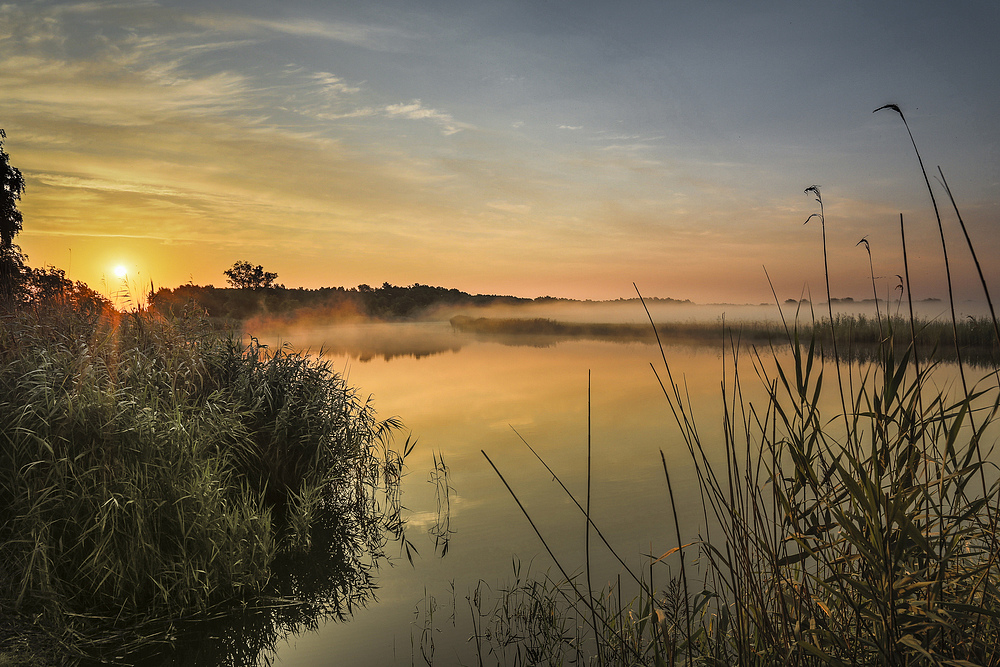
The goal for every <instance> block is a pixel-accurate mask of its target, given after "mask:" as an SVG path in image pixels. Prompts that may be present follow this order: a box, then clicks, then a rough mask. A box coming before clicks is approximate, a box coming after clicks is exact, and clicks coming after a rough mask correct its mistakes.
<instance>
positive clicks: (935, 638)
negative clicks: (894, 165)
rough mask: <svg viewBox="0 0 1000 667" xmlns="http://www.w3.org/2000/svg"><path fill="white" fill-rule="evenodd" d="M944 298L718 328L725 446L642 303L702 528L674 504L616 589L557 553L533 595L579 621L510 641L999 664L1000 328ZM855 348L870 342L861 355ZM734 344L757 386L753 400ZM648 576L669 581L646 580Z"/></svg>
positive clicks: (700, 653) (587, 652)
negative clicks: (999, 451) (763, 332)
mask: <svg viewBox="0 0 1000 667" xmlns="http://www.w3.org/2000/svg"><path fill="white" fill-rule="evenodd" d="M889 108H893V109H894V110H896V111H899V110H898V108H895V107H893V106H892V105H890V107H889ZM900 116H901V117H902V114H901V113H900ZM904 122H905V119H904ZM907 130H909V128H908V127H907ZM910 136H911V139H912V134H911V135H910ZM914 147H916V144H915V143H914ZM918 157H919V153H918ZM921 169H923V165H922V161H921ZM924 175H925V180H927V179H926V172H924ZM927 183H928V187H930V183H929V180H927ZM810 190H812V191H813V192H814V194H816V195H817V198H818V196H819V194H818V191H815V190H814V189H813V188H810ZM932 196H933V194H932ZM949 196H950V193H949ZM952 203H953V204H954V200H953V199H952ZM935 210H937V207H936V203H935ZM955 210H956V214H957V212H958V207H957V206H955ZM821 216H822V214H820V217H821ZM821 219H822V218H821ZM937 220H938V225H939V229H940V230H942V231H941V234H942V252H943V253H944V254H945V256H946V261H949V260H948V259H947V252H948V250H947V248H946V246H945V245H944V243H943V228H942V227H941V225H942V223H941V219H940V216H937ZM962 227H963V232H965V234H966V238H967V239H968V232H967V231H966V230H965V226H964V223H962ZM901 232H904V233H905V229H901ZM866 245H867V244H866ZM969 247H970V250H971V249H972V243H971V241H969ZM824 250H825V248H824ZM903 252H904V258H905V254H906V248H905V237H904V247H903ZM824 255H826V253H824ZM869 256H870V255H869ZM973 258H974V261H975V262H976V264H977V266H978V259H977V258H975V256H974V251H973ZM951 261H953V260H951ZM824 266H825V267H826V266H828V265H824ZM826 275H827V277H828V276H829V273H828V269H827V273H826ZM980 275H981V274H980ZM827 279H828V278H827ZM983 286H984V289H985V287H986V286H985V281H983ZM950 288H951V286H950V281H949V292H950ZM828 289H829V288H828ZM906 298H907V301H908V306H909V307H910V309H911V312H912V295H910V294H909V292H908V290H907V295H906ZM950 309H951V314H952V315H951V319H950V321H947V322H943V323H936V322H921V323H918V322H916V320H915V319H913V318H912V316H911V318H910V319H908V320H907V319H902V318H900V317H897V316H892V315H890V314H888V313H883V312H878V313H877V314H876V316H875V318H868V319H865V318H861V317H858V316H855V317H844V316H835V315H834V314H833V312H832V311H830V312H829V317H828V318H827V319H826V320H825V321H820V322H816V321H812V322H801V321H798V320H796V321H793V322H791V323H784V322H783V324H782V326H781V331H782V332H785V333H784V340H783V341H781V342H778V341H779V337H778V336H774V338H773V340H772V342H763V343H761V342H760V341H757V343H758V344H756V345H751V346H750V347H749V348H747V347H745V346H744V345H743V343H744V342H745V341H744V339H743V338H742V336H743V335H744V333H745V332H746V329H743V328H741V329H731V330H725V329H722V330H723V331H725V334H724V335H725V341H726V342H725V344H724V350H725V353H726V354H727V355H729V357H728V358H729V365H730V367H731V369H732V371H731V374H727V375H728V377H727V378H726V379H725V380H724V381H723V385H722V386H723V389H722V391H723V398H724V400H723V404H724V405H725V406H726V407H725V409H724V411H723V417H722V419H723V434H724V437H723V440H722V441H721V442H714V441H713V442H708V441H705V440H704V439H703V438H702V437H701V435H700V432H699V429H698V428H697V426H696V416H695V414H694V409H693V407H692V406H691V405H690V403H689V401H688V400H687V392H686V389H685V387H684V385H683V384H682V383H678V382H676V381H675V379H674V376H673V374H672V372H671V368H670V363H669V360H668V355H667V353H666V350H665V348H664V346H663V343H662V339H661V337H660V327H659V326H657V325H654V324H653V322H652V319H651V318H650V325H651V326H652V330H653V332H654V334H655V336H656V339H657V342H658V343H659V344H660V351H661V355H662V361H663V365H662V366H661V367H659V368H657V367H654V372H655V373H656V376H657V379H658V380H659V382H660V386H661V388H662V390H663V394H664V398H665V400H666V401H667V403H668V405H669V407H670V409H671V411H672V414H673V416H674V418H675V421H676V424H677V427H678V430H679V432H680V435H681V437H682V438H683V440H684V443H685V444H686V446H687V450H688V453H689V455H690V457H691V460H692V462H693V463H694V468H695V473H696V475H697V480H698V485H699V488H700V492H701V497H702V502H703V512H704V515H705V517H706V519H707V521H706V522H705V527H704V532H703V533H701V534H698V535H696V536H694V535H690V536H687V537H686V538H685V537H684V536H683V535H682V533H683V532H685V531H684V530H683V528H682V527H681V526H680V524H679V523H677V520H676V518H675V519H674V525H675V527H676V536H677V546H676V547H675V548H673V549H671V550H669V551H668V552H666V553H664V554H662V555H660V556H658V557H655V558H651V559H650V562H649V569H648V573H647V575H646V576H645V577H644V578H643V580H642V581H641V582H639V586H638V591H639V592H638V594H637V596H635V597H634V598H632V599H631V601H629V600H626V601H625V602H624V603H623V602H622V600H621V591H622V588H621V584H620V582H619V583H618V584H617V585H611V586H610V587H609V588H607V589H605V590H604V591H603V592H599V593H587V592H586V591H587V589H586V588H582V587H580V586H577V585H575V583H574V582H573V580H572V578H571V577H570V576H569V575H567V574H566V570H565V568H564V566H563V565H559V564H558V563H557V565H559V568H560V573H561V577H560V578H559V579H557V580H555V581H553V580H552V579H545V580H544V582H542V584H539V583H538V581H537V579H535V580H529V581H518V582H517V588H518V590H519V591H520V594H521V595H529V594H531V593H532V592H534V591H538V590H539V588H538V586H539V585H544V586H545V587H546V588H543V589H542V590H546V591H548V593H547V597H546V598H545V601H544V602H542V603H539V605H538V608H539V609H540V610H542V611H544V612H545V613H546V614H548V615H549V617H550V618H552V619H567V618H569V619H571V620H572V623H568V624H567V623H566V622H563V624H562V625H558V626H557V628H560V629H565V628H569V632H568V634H567V633H565V632H558V633H555V634H551V635H550V634H547V633H549V629H548V628H546V629H545V631H544V632H541V631H539V632H538V633H536V634H535V635H533V636H531V637H529V638H528V639H526V640H524V641H525V642H526V643H530V644H531V647H532V648H531V651H530V652H528V653H518V654H517V655H518V656H525V657H526V656H529V655H531V656H539V657H541V658H542V659H543V661H546V664H562V663H563V662H566V661H568V660H569V658H571V657H572V656H573V652H574V651H575V652H577V653H582V654H583V657H582V658H579V659H578V661H580V662H588V663H591V664H596V663H597V662H598V661H601V662H604V663H605V664H621V665H624V664H629V665H637V664H641V665H693V664H706V665H899V666H903V665H905V666H911V665H912V666H916V665H955V666H958V665H962V666H970V665H996V664H1000V640H998V637H1000V621H998V619H1000V588H998V584H1000V576H998V572H997V563H996V558H997V550H998V549H997V546H998V544H997V515H998V510H1000V493H998V492H1000V482H998V478H1000V475H998V474H997V466H996V461H995V460H994V459H992V458H991V456H990V451H989V450H988V449H987V445H986V443H988V442H991V441H993V440H995V439H996V437H997V433H998V431H997V424H996V421H995V420H996V417H997V413H998V411H1000V391H998V389H1000V386H998V375H997V364H996V359H995V357H993V356H992V355H993V354H995V351H996V349H997V347H996V346H997V344H998V343H1000V327H998V326H997V323H996V321H995V318H994V317H990V318H984V319H982V320H970V321H967V322H960V321H958V320H957V317H956V316H955V314H954V312H955V311H954V303H953V300H951V303H950ZM647 314H648V311H647ZM827 341H829V343H830V344H831V346H832V345H836V346H837V347H836V348H835V349H837V350H838V353H837V354H835V355H833V358H832V359H831V357H830V356H828V355H824V354H823V352H822V349H823V345H824V344H826V342H827ZM860 341H866V344H865V346H861V345H859V342H860ZM931 341H933V342H931ZM970 345H978V346H980V347H982V348H983V349H986V350H990V354H989V355H986V356H985V358H983V359H982V361H981V362H980V363H981V364H982V366H981V367H980V368H981V369H982V373H981V374H982V375H983V376H984V377H983V378H982V379H981V380H979V381H978V382H972V381H971V379H970V378H969V377H967V373H968V372H969V368H968V364H969V360H970V359H969V354H968V350H969V346H970ZM859 347H865V349H866V351H865V353H864V354H857V353H855V352H852V350H857V349H858V348H859ZM948 348H951V350H953V354H952V355H948V354H947V353H946V350H948ZM741 355H748V356H749V359H748V360H747V361H749V363H750V365H751V367H752V368H753V371H754V374H755V375H756V376H757V378H758V379H759V382H760V384H761V387H762V388H763V391H764V400H763V401H762V402H755V403H751V402H749V401H748V400H747V399H745V398H744V396H746V395H748V393H747V392H745V391H744V389H745V387H744V384H745V382H746V378H745V377H743V375H742V373H743V372H745V371H741V369H742V368H746V365H745V364H742V363H741V361H740V357H741ZM918 355H919V362H918ZM943 358H953V359H955V360H956V362H957V363H958V365H959V369H960V371H961V380H962V381H961V383H959V386H950V385H949V383H947V382H939V380H940V375H941V373H942V368H941V363H940V362H941V359H943ZM986 369H988V370H986ZM831 373H833V374H834V376H835V378H836V379H837V382H836V387H837V388H836V389H835V390H834V391H835V394H836V396H833V397H831V396H829V392H830V388H829V386H830V384H831V383H830V382H829V381H827V379H828V376H829V375H830V374H831ZM831 406H837V407H831ZM838 408H839V409H838ZM662 463H663V468H664V475H665V480H666V484H667V489H668V491H669V492H670V493H669V496H670V507H671V509H672V508H673V498H672V488H671V487H670V474H669V470H668V462H667V460H666V458H663V461H662ZM498 474H499V471H498ZM501 479H502V478H501ZM505 484H506V482H505ZM508 488H510V487H509V486H508ZM512 493H513V492H512ZM567 493H568V491H567ZM515 499H516V497H515ZM573 500H574V502H575V499H573ZM519 505H520V502H519ZM576 505H577V507H580V504H579V503H578V502H577V503H576ZM522 509H524V508H523V507H522ZM581 511H583V512H584V513H585V514H587V515H588V517H587V518H588V525H589V524H590V523H591V522H590V518H589V512H587V511H586V510H584V509H582V508H581ZM525 514H526V515H528V514H529V513H528V511H527V510H525ZM529 520H530V516H529ZM664 520H667V521H669V520H670V517H669V516H667V517H664ZM595 529H596V527H595ZM597 534H600V532H599V530H598V531H597ZM540 537H541V536H540ZM685 540H687V541H688V543H687V544H685ZM543 541H544V540H543ZM608 548H609V549H610V548H611V547H610V546H608ZM612 551H613V549H612ZM692 555H695V556H696V557H692ZM615 556H616V558H618V559H619V561H620V562H622V563H624V561H623V560H622V559H621V558H620V557H619V556H618V555H617V554H615ZM671 568H672V569H671ZM664 569H666V576H665V577H664V576H663V573H662V572H661V573H660V574H657V572H658V571H661V570H664ZM674 571H677V572H679V574H673V572H674ZM628 573H629V574H632V573H631V571H629V572H628ZM632 576H633V577H634V576H635V575H634V574H632ZM654 576H655V577H656V580H658V581H663V580H664V579H665V580H666V583H665V584H663V585H661V586H660V587H659V588H656V587H654V586H653V583H652V582H653V581H654ZM693 583H696V585H695V586H691V584H693ZM616 596H617V599H616ZM552 605H557V607H556V611H553V608H552ZM560 605H561V606H560ZM590 618H593V619H594V620H592V621H589V622H588V620H589V619H590ZM529 624H530V623H529V622H527V621H525V622H522V624H521V626H519V627H526V626H527V625H529ZM486 625H488V624H487V623H484V622H483V621H480V623H479V625H478V627H479V628H482V627H484V626H486ZM549 636H552V637H553V639H552V640H551V641H550V642H549V643H548V644H546V647H545V649H544V650H542V649H539V648H538V647H537V643H538V642H539V641H540V640H542V639H544V638H545V637H549ZM484 642H485V643H486V645H487V649H486V650H485V651H484V650H483V649H480V655H482V654H483V653H484V652H486V653H488V652H489V650H492V649H493V648H494V647H493V646H492V645H490V644H489V636H482V635H480V634H478V633H477V646H482V645H483V644H484ZM506 650H507V651H510V650H511V649H510V648H509V647H508V648H506ZM595 651H596V654H595ZM550 656H555V657H554V658H552V657H550Z"/></svg>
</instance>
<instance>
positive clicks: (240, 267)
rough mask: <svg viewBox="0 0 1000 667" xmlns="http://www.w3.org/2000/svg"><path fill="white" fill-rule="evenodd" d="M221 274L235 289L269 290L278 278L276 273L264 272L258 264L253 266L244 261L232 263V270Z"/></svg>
mask: <svg viewBox="0 0 1000 667" xmlns="http://www.w3.org/2000/svg"><path fill="white" fill-rule="evenodd" d="M223 273H225V274H226V275H227V276H228V278H227V280H228V281H229V284H230V285H232V286H233V287H235V288H236V289H250V290H259V289H270V288H271V287H274V281H275V279H277V277H278V274H277V273H272V272H271V271H265V270H264V267H263V266H261V265H260V264H258V265H257V266H253V265H252V264H251V263H250V262H245V261H239V262H236V263H234V264H233V266H232V268H229V269H226V270H225V271H223Z"/></svg>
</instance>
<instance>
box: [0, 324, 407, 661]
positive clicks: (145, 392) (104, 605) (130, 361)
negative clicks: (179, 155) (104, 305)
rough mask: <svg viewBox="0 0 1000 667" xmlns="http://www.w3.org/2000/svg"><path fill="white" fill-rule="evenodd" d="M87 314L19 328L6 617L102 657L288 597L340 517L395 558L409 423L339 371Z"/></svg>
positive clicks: (8, 468)
mask: <svg viewBox="0 0 1000 667" xmlns="http://www.w3.org/2000/svg"><path fill="white" fill-rule="evenodd" d="M84 315H85V316H84ZM84 315H81V313H80V312H79V311H77V310H75V309H72V308H51V309H46V310H44V311H42V310H37V309H36V310H25V311H22V312H19V313H14V314H8V315H4V316H3V317H2V318H0V434H2V435H0V443H2V446H0V507H3V508H4V514H3V516H2V517H0V559H2V561H3V562H4V564H5V567H4V568H3V569H2V571H0V601H2V606H3V609H4V611H5V613H10V612H12V611H13V612H16V613H18V614H20V615H21V617H22V618H24V617H27V618H31V617H34V618H37V619H40V622H41V623H42V625H43V626H44V627H45V628H47V629H48V631H50V632H51V633H52V635H53V638H54V639H55V640H57V641H62V642H64V643H65V648H66V650H67V651H68V652H69V653H70V654H72V653H74V652H76V653H80V652H81V651H83V652H84V653H85V652H86V649H87V648H88V647H91V648H93V647H94V646H98V647H100V646H101V644H102V641H101V639H100V637H101V636H105V637H107V636H109V635H108V633H111V636H113V637H114V642H115V643H117V644H121V643H122V642H123V641H125V639H124V634H128V633H124V634H123V630H128V631H131V635H132V637H131V638H132V639H134V640H136V641H140V642H141V640H142V635H143V629H142V628H143V627H144V626H146V625H149V624H153V625H155V624H156V623H161V622H162V621H163V620H164V619H167V620H169V621H179V620H182V619H186V618H191V617H200V618H203V617H205V616H206V615H208V614H209V613H210V612H218V611H219V610H221V609H225V608H227V607H228V606H231V605H232V604H233V603H234V602H236V603H242V604H259V603H260V600H261V596H262V595H265V594H279V595H280V594H281V593H280V592H275V591H274V590H273V589H272V588H270V586H271V584H273V583H274V582H273V581H272V577H273V576H274V574H275V570H274V566H275V563H276V559H277V558H278V556H279V555H280V554H281V553H285V552H301V551H305V550H308V549H309V547H310V545H311V541H312V537H313V531H314V527H315V524H316V523H317V521H318V520H319V518H320V516H321V515H322V514H325V515H329V514H330V513H331V512H332V513H333V514H334V515H336V516H337V517H338V519H337V522H338V524H339V529H338V530H339V531H340V533H341V534H343V535H347V536H349V537H350V540H351V544H353V545H355V546H357V545H363V546H364V547H365V548H371V549H373V550H376V551H377V550H378V549H379V548H380V546H381V545H382V544H384V542H383V540H384V533H383V529H384V522H380V521H378V520H376V519H378V518H380V517H381V518H385V517H388V516H392V515H393V511H392V507H393V503H392V502H391V500H390V501H389V502H387V501H386V500H385V499H382V500H379V499H378V497H377V495H378V494H376V489H379V488H381V489H388V490H389V493H390V496H391V495H392V494H393V493H395V491H394V485H395V488H398V481H399V475H400V472H401V468H402V455H401V454H400V453H397V452H396V451H395V449H393V448H392V447H391V446H390V439H391V435H392V433H393V431H395V430H396V429H397V428H398V426H399V423H398V421H396V420H395V419H389V420H378V419H377V418H376V416H375V411H374V409H373V407H372V405H371V403H370V402H369V401H366V400H363V399H361V398H360V397H359V396H358V395H357V394H356V393H355V391H354V390H353V389H352V388H351V387H349V386H348V385H347V384H346V383H345V382H344V379H343V378H342V377H341V376H340V375H339V374H337V373H335V372H334V371H333V370H332V369H331V368H330V366H329V364H328V363H325V362H322V361H317V360H315V359H312V358H308V357H305V356H302V355H299V354H294V353H290V352H287V351H285V350H275V351H271V350H268V349H266V347H265V346H262V345H260V344H258V343H257V342H256V341H255V340H251V342H250V344H249V345H243V344H241V343H240V342H239V341H237V340H235V339H232V338H228V339H227V338H219V337H218V336H215V335H213V334H211V333H209V332H208V331H207V329H206V328H204V327H202V326H201V325H200V324H199V323H198V321H197V320H175V321H167V320H165V319H162V318H160V317H157V316H155V315H152V314H150V313H149V312H142V311H136V312H130V313H125V314H114V313H106V314H105V315H104V316H101V317H93V316H91V315H90V314H84ZM396 500H397V501H398V496H397V497H396ZM397 505H398V502H397ZM397 514H398V513H397ZM373 523H374V524H378V526H377V527H375V526H373V525H371V524H373ZM397 528H398V525H397ZM298 595H300V596H301V595H304V592H303V591H298ZM130 629H131V630H130ZM103 643H107V642H103ZM119 648H120V646H119Z"/></svg>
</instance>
